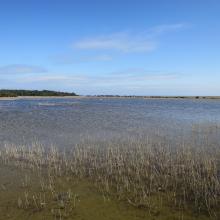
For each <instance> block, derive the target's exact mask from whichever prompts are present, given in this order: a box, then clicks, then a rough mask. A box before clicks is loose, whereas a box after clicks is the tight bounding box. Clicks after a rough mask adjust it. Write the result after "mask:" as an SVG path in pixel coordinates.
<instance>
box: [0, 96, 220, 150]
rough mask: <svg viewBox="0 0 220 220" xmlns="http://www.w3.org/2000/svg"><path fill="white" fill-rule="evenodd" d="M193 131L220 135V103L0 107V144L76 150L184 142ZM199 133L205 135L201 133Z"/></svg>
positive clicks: (9, 103)
mask: <svg viewBox="0 0 220 220" xmlns="http://www.w3.org/2000/svg"><path fill="white" fill-rule="evenodd" d="M192 127H199V128H202V135H203V133H204V132H207V131H210V128H215V129H217V130H219V131H220V100H195V99H139V98H135V99H133V98H131V99H129V98H102V99H100V98H75V99H71V98H62V99H60V98H59V99H55V98H52V99H32V100H29V99H20V100H1V101H0V143H1V144H2V143H3V142H12V143H16V144H17V143H19V144H21V143H22V144H23V143H25V144H26V143H31V142H33V140H36V141H39V142H41V143H43V144H45V145H48V144H55V145H57V146H62V147H72V146H73V145H74V144H76V143H78V142H80V140H82V139H84V138H85V137H90V138H92V139H94V140H96V139H97V140H106V139H114V138H120V137H122V136H129V137H132V136H137V135H140V136H151V135H155V133H156V134H160V135H163V136H166V137H168V138H170V139H174V137H175V138H176V137H181V138H182V137H186V136H187V135H189V134H190V132H191V130H192ZM200 130H201V129H200Z"/></svg>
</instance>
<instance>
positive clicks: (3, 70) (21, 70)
mask: <svg viewBox="0 0 220 220" xmlns="http://www.w3.org/2000/svg"><path fill="white" fill-rule="evenodd" d="M44 72H47V70H46V69H45V68H43V67H40V66H31V65H25V64H12V65H7V66H1V67H0V74H3V75H7V74H26V73H44Z"/></svg>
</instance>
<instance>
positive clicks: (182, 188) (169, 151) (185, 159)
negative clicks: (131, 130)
mask: <svg viewBox="0 0 220 220" xmlns="http://www.w3.org/2000/svg"><path fill="white" fill-rule="evenodd" d="M203 143H205V146H203V145H200V144H201V143H200V142H199V144H198V146H196V145H197V144H196V142H195V140H194V141H193V142H192V141H191V140H189V141H188V142H181V143H176V142H175V144H171V143H168V142H167V141H166V140H165V139H161V138H157V140H155V139H153V140H151V139H149V138H145V140H144V141H143V140H129V141H128V142H126V143H125V142H120V141H118V142H107V143H106V142H105V143H101V144H94V143H90V142H86V141H85V142H83V143H81V144H78V145H76V146H75V147H74V148H73V149H72V150H69V151H64V150H63V151H61V150H58V149H57V148H55V147H53V146H52V147H50V148H44V147H43V146H41V145H40V144H39V143H35V144H33V145H32V146H30V147H27V146H15V145H12V144H5V146H4V147H3V148H1V150H0V162H1V163H2V164H4V165H7V166H14V167H18V168H19V169H23V170H26V169H29V170H31V171H33V172H34V173H36V174H37V175H38V180H39V182H40V190H39V192H38V193H37V194H31V195H30V194H29V193H28V192H29V190H28V189H29V187H31V186H30V182H31V181H30V177H28V176H25V177H24V179H23V180H22V186H23V188H24V195H23V197H22V198H21V197H19V198H18V201H17V203H18V207H20V208H23V209H28V208H32V209H35V210H36V211H41V210H43V209H44V208H45V206H47V204H48V203H49V201H51V200H52V201H54V202H55V203H56V207H55V208H51V213H52V214H53V215H54V216H55V217H56V218H57V219H62V218H65V216H69V215H70V214H71V213H72V212H73V210H74V208H75V206H77V201H78V200H79V199H78V195H77V194H73V193H72V192H71V190H66V191H63V192H60V191H57V189H56V183H57V181H58V180H59V179H60V178H63V179H65V180H66V181H67V182H68V183H69V184H71V182H72V181H74V180H75V179H87V180H89V181H91V182H92V183H93V184H94V186H95V187H96V189H98V190H99V191H100V192H101V193H102V195H103V201H104V202H105V201H106V200H108V199H109V198H117V199H118V200H120V201H123V202H126V203H128V204H130V205H132V206H134V207H136V208H140V209H144V210H146V212H148V213H149V214H150V215H153V216H157V215H159V214H160V212H161V210H163V208H164V206H168V207H169V208H170V209H171V210H178V211H181V212H182V213H184V212H185V211H189V210H190V211H191V212H192V213H194V214H195V215H200V214H205V215H207V216H209V217H210V218H213V219H218V218H219V207H220V150H219V146H213V145H212V144H209V140H208V139H206V142H203ZM183 215H184V214H183Z"/></svg>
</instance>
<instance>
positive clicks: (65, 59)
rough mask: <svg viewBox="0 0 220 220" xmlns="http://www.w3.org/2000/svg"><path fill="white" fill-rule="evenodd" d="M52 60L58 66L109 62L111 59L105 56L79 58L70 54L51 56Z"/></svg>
mask: <svg viewBox="0 0 220 220" xmlns="http://www.w3.org/2000/svg"><path fill="white" fill-rule="evenodd" d="M52 60H53V61H54V62H55V63H58V64H74V63H87V62H99V61H103V62H104V61H110V60H112V57H111V56H110V55H107V54H101V55H93V56H91V55H90V56H80V57H76V56H75V55H72V54H63V55H57V56H53V57H52Z"/></svg>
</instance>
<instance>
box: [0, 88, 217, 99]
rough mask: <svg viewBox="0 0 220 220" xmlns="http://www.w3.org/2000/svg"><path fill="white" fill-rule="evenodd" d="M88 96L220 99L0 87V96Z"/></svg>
mask: <svg viewBox="0 0 220 220" xmlns="http://www.w3.org/2000/svg"><path fill="white" fill-rule="evenodd" d="M74 96H75V97H88V98H145V99H220V96H144V95H143V96H138V95H85V96H80V95H77V94H76V93H74V92H60V91H52V90H19V89H13V90H11V89H0V98H18V97H74Z"/></svg>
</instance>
